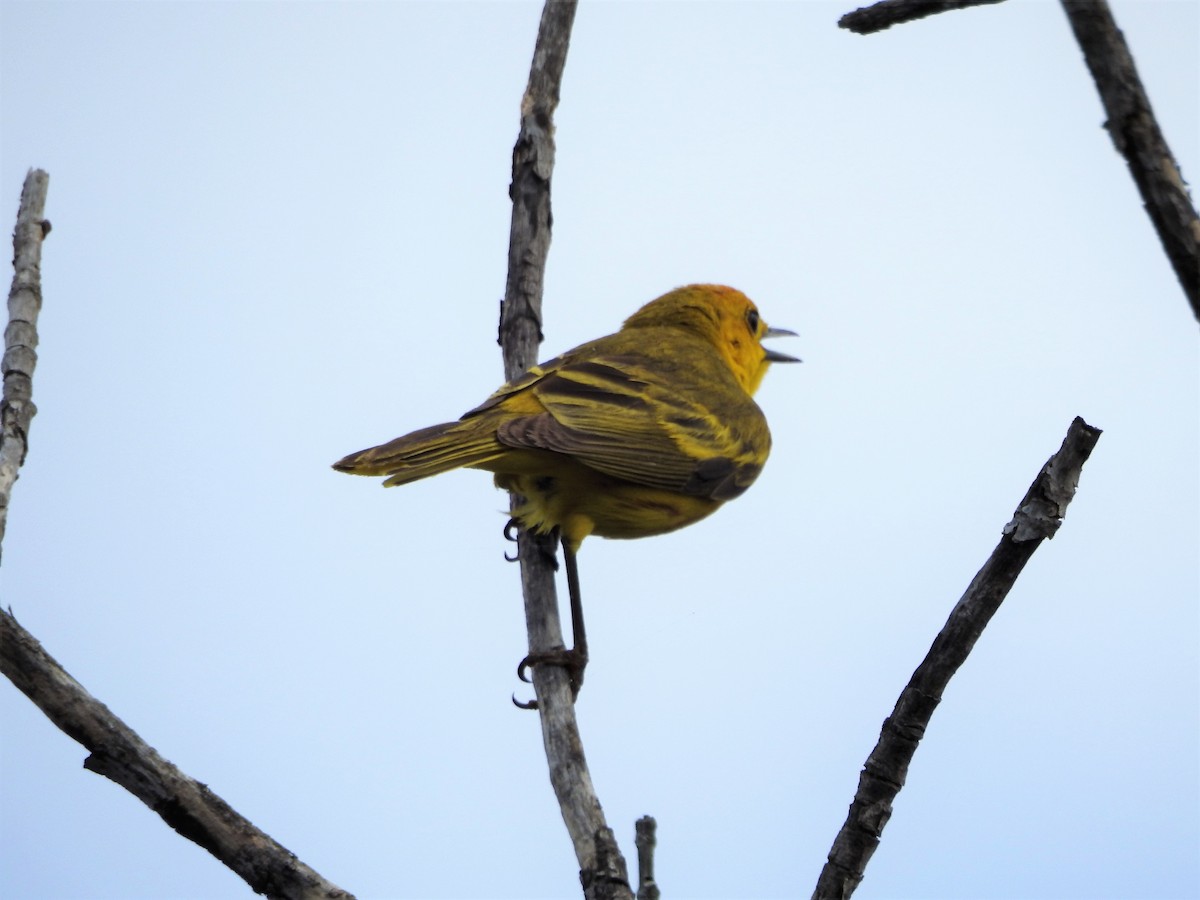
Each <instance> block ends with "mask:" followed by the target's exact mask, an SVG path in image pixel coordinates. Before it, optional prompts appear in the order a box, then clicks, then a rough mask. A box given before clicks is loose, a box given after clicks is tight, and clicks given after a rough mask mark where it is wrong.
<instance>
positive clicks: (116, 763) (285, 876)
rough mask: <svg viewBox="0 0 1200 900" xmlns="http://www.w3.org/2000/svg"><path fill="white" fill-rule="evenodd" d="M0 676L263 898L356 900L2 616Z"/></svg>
mask: <svg viewBox="0 0 1200 900" xmlns="http://www.w3.org/2000/svg"><path fill="white" fill-rule="evenodd" d="M0 671H3V673H4V674H5V675H6V676H7V677H8V678H9V680H10V681H12V683H13V684H15V685H16V686H17V688H19V689H20V690H21V692H22V693H24V694H25V696H27V697H28V698H29V699H30V700H32V701H33V702H34V703H36V704H37V705H38V707H40V708H41V710H42V712H44V713H45V714H46V715H47V716H48V717H49V719H50V721H51V722H53V723H54V724H55V725H57V726H58V727H59V728H61V729H62V730H63V731H64V732H66V733H67V734H68V735H69V736H70V737H72V738H73V739H74V740H76V741H78V742H79V743H81V744H83V746H84V747H86V748H87V749H88V750H89V751H90V755H89V756H88V757H87V759H86V760H84V763H83V765H84V768H86V769H90V770H91V771H93V772H96V773H97V774H99V775H103V776H104V777H106V778H109V779H111V780H112V781H115V782H116V783H117V784H119V785H120V786H121V787H123V788H125V789H126V790H127V791H129V792H130V793H131V794H133V795H134V796H135V797H137V798H138V799H139V800H141V801H142V802H143V803H145V804H146V805H147V806H149V807H150V808H151V809H152V810H154V811H155V812H156V813H158V814H159V815H160V816H161V817H162V819H163V821H164V822H166V823H167V824H168V825H170V826H171V827H172V828H174V829H175V830H176V831H178V832H179V833H180V834H181V835H183V836H184V837H185V838H187V839H188V840H190V841H193V842H195V843H197V844H199V845H200V846H201V847H203V848H204V849H205V850H207V851H208V852H209V853H211V854H212V855H213V856H215V857H216V858H217V859H219V860H220V861H221V862H223V863H224V864H225V865H226V866H228V867H229V868H230V869H232V870H233V871H234V872H236V873H237V875H238V876H239V877H241V878H242V879H243V880H245V882H246V883H247V884H248V885H250V887H251V888H252V889H253V890H254V891H256V892H257V893H259V894H265V895H267V896H269V897H283V898H296V900H300V898H304V900H313V898H318V897H337V898H350V897H351V895H350V894H348V893H347V892H346V891H343V890H342V889H341V888H339V887H336V886H335V885H333V884H330V883H329V882H328V881H326V880H325V879H324V878H322V877H321V876H320V875H318V874H317V873H316V872H314V871H313V870H312V869H310V868H309V867H308V866H306V865H305V864H304V863H302V862H300V860H298V859H296V857H295V855H294V854H292V853H291V852H290V851H288V850H287V848H285V847H282V846H280V845H279V844H277V843H276V842H275V841H273V840H272V839H271V838H270V837H269V836H268V835H266V834H264V833H263V832H261V831H259V830H258V829H257V828H255V827H254V826H253V825H252V824H251V823H250V822H248V821H247V820H246V819H244V818H242V817H241V816H240V815H238V814H237V813H236V812H234V811H233V810H232V809H231V808H230V807H229V804H227V803H226V802H225V801H224V800H222V799H221V798H220V797H218V796H217V795H216V794H214V793H213V792H212V791H210V790H209V789H208V787H207V786H206V785H203V784H201V783H200V782H198V781H196V780H195V779H192V778H189V777H188V776H187V775H184V774H183V773H182V772H180V771H179V769H177V768H176V767H175V766H174V765H172V764H171V763H169V762H167V761H166V760H165V759H163V758H162V757H161V756H159V755H158V753H157V752H156V751H155V750H154V748H153V747H150V746H149V745H147V744H146V742H145V741H143V740H142V739H141V738H140V737H138V736H137V734H135V733H134V732H133V730H132V729H130V727H129V726H128V725H126V724H125V723H124V722H122V721H121V720H120V719H119V718H117V717H116V716H115V715H113V714H112V713H111V712H110V711H109V709H108V707H106V706H105V705H104V704H103V703H101V702H100V701H99V700H97V699H96V698H95V697H93V696H92V695H91V694H89V693H88V692H87V691H86V690H84V688H83V686H82V685H81V684H80V683H79V682H78V681H76V680H75V679H74V678H72V677H71V676H70V675H68V674H67V673H66V671H65V670H64V669H63V668H62V666H60V665H59V664H58V663H57V662H56V661H55V660H54V658H53V657H51V656H50V654H48V653H47V652H46V651H45V650H44V649H43V648H42V645H41V644H39V643H38V642H37V640H36V639H35V638H34V637H33V636H32V635H31V634H29V632H27V631H26V630H25V629H24V628H22V627H21V626H20V625H19V624H18V623H17V620H16V619H15V618H13V616H12V614H11V613H7V612H4V611H2V610H0Z"/></svg>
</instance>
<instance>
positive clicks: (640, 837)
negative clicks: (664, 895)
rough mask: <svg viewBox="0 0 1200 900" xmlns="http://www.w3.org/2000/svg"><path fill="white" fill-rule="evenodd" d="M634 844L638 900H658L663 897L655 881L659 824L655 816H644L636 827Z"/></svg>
mask: <svg viewBox="0 0 1200 900" xmlns="http://www.w3.org/2000/svg"><path fill="white" fill-rule="evenodd" d="M634 829H635V833H636V836H635V837H634V844H635V846H636V847H637V855H638V892H637V900H658V898H659V896H661V894H660V892H659V890H658V882H656V881H655V880H654V846H655V844H657V843H658V837H657V834H656V832H657V830H658V823H657V822H656V821H654V817H653V816H642V817H641V818H640V819H638V820H637V824H636V825H635V826H634Z"/></svg>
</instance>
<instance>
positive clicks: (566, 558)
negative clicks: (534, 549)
mask: <svg viewBox="0 0 1200 900" xmlns="http://www.w3.org/2000/svg"><path fill="white" fill-rule="evenodd" d="M562 548H563V562H564V564H565V565H566V569H567V593H568V594H569V596H570V602H571V639H572V643H573V644H574V646H573V647H571V649H570V650H567V649H566V648H564V647H560V648H558V649H555V650H542V651H540V652H538V653H530V654H529V655H528V656H526V657H525V658H524V659H522V660H521V661H520V662H519V663H518V664H517V677H518V678H520V679H521V680H522V681H524V682H525V683H526V684H528V683H529V682H530V678H529V671H528V670H529V669H530V668H532V667H533V666H540V665H551V666H562V667H563V668H564V669H566V670H567V677H568V678H569V679H570V682H571V700H572V702H574V700H575V699H576V698H577V697H578V696H579V689H580V688H581V687H583V670H584V669H586V668H587V664H588V645H587V629H586V628H585V627H584V624H583V602H582V600H581V598H580V595H579V566H578V564H577V563H576V561H575V551H574V550H572V549H571V548H570V547H569V546H568V545H567V542H566V541H563V542H562ZM513 703H515V704H516V705H517V706H519V707H521V708H522V709H537V701H536V700H530V701H529V702H528V703H521V702H520V701H518V700H516V699H514V700H513Z"/></svg>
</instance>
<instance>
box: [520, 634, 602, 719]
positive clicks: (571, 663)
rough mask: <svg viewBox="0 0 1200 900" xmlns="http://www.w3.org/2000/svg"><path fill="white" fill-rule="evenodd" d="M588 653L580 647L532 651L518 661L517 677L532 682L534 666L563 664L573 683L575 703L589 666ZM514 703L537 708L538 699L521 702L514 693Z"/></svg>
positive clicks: (572, 693)
mask: <svg viewBox="0 0 1200 900" xmlns="http://www.w3.org/2000/svg"><path fill="white" fill-rule="evenodd" d="M587 664H588V654H587V650H586V649H584V648H580V647H573V648H572V649H570V650H568V649H567V648H566V647H556V648H554V649H553V650H542V651H539V652H537V653H530V654H528V655H527V656H526V657H525V658H524V659H522V660H521V661H520V662H519V663H517V677H518V678H519V679H521V681H523V682H525V683H526V684H532V683H533V678H532V672H531V670H532V669H533V667H534V666H542V665H550V666H561V667H562V668H564V669H566V670H567V678H568V679H569V681H570V684H571V702H572V703H574V702H575V700H576V698H577V697H578V696H579V689H580V688H581V687H583V670H584V669H586V668H587ZM513 705H514V706H517V707H519V708H520V709H537V708H538V702H537V700H529V701H527V702H524V703H523V702H521V701H520V700H518V699H517V697H516V695H515V694H514V695H513Z"/></svg>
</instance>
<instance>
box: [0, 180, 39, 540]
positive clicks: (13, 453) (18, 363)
mask: <svg viewBox="0 0 1200 900" xmlns="http://www.w3.org/2000/svg"><path fill="white" fill-rule="evenodd" d="M49 187H50V176H49V175H47V174H46V173H45V172H43V171H42V170H41V169H30V170H29V173H28V174H27V175H26V176H25V186H24V187H23V188H22V189H21V204H20V206H19V207H18V209H17V227H16V228H15V229H14V230H13V279H12V286H11V287H10V288H9V289H8V327H7V328H5V329H4V361H3V363H0V368H2V369H3V373H4V393H3V399H0V545H2V544H3V543H4V532H5V528H6V526H7V525H8V504H9V500H10V499H11V498H12V489H13V484H14V483H15V482H16V480H17V473H18V470H19V469H20V468H21V466H22V465H23V464H24V462H25V454H26V453H28V452H29V424H30V422H31V421H32V420H33V417H34V416H35V415H36V414H37V407H36V406H34V405H33V370H34V368H35V367H36V366H37V344H38V335H37V320H38V313H39V312H41V309H42V241H43V239H45V237H46V235H47V234H49V233H50V223H49V222H47V221H46V220H45V219H44V218H43V214H44V213H45V210H46V191H47V190H48V189H49Z"/></svg>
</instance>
